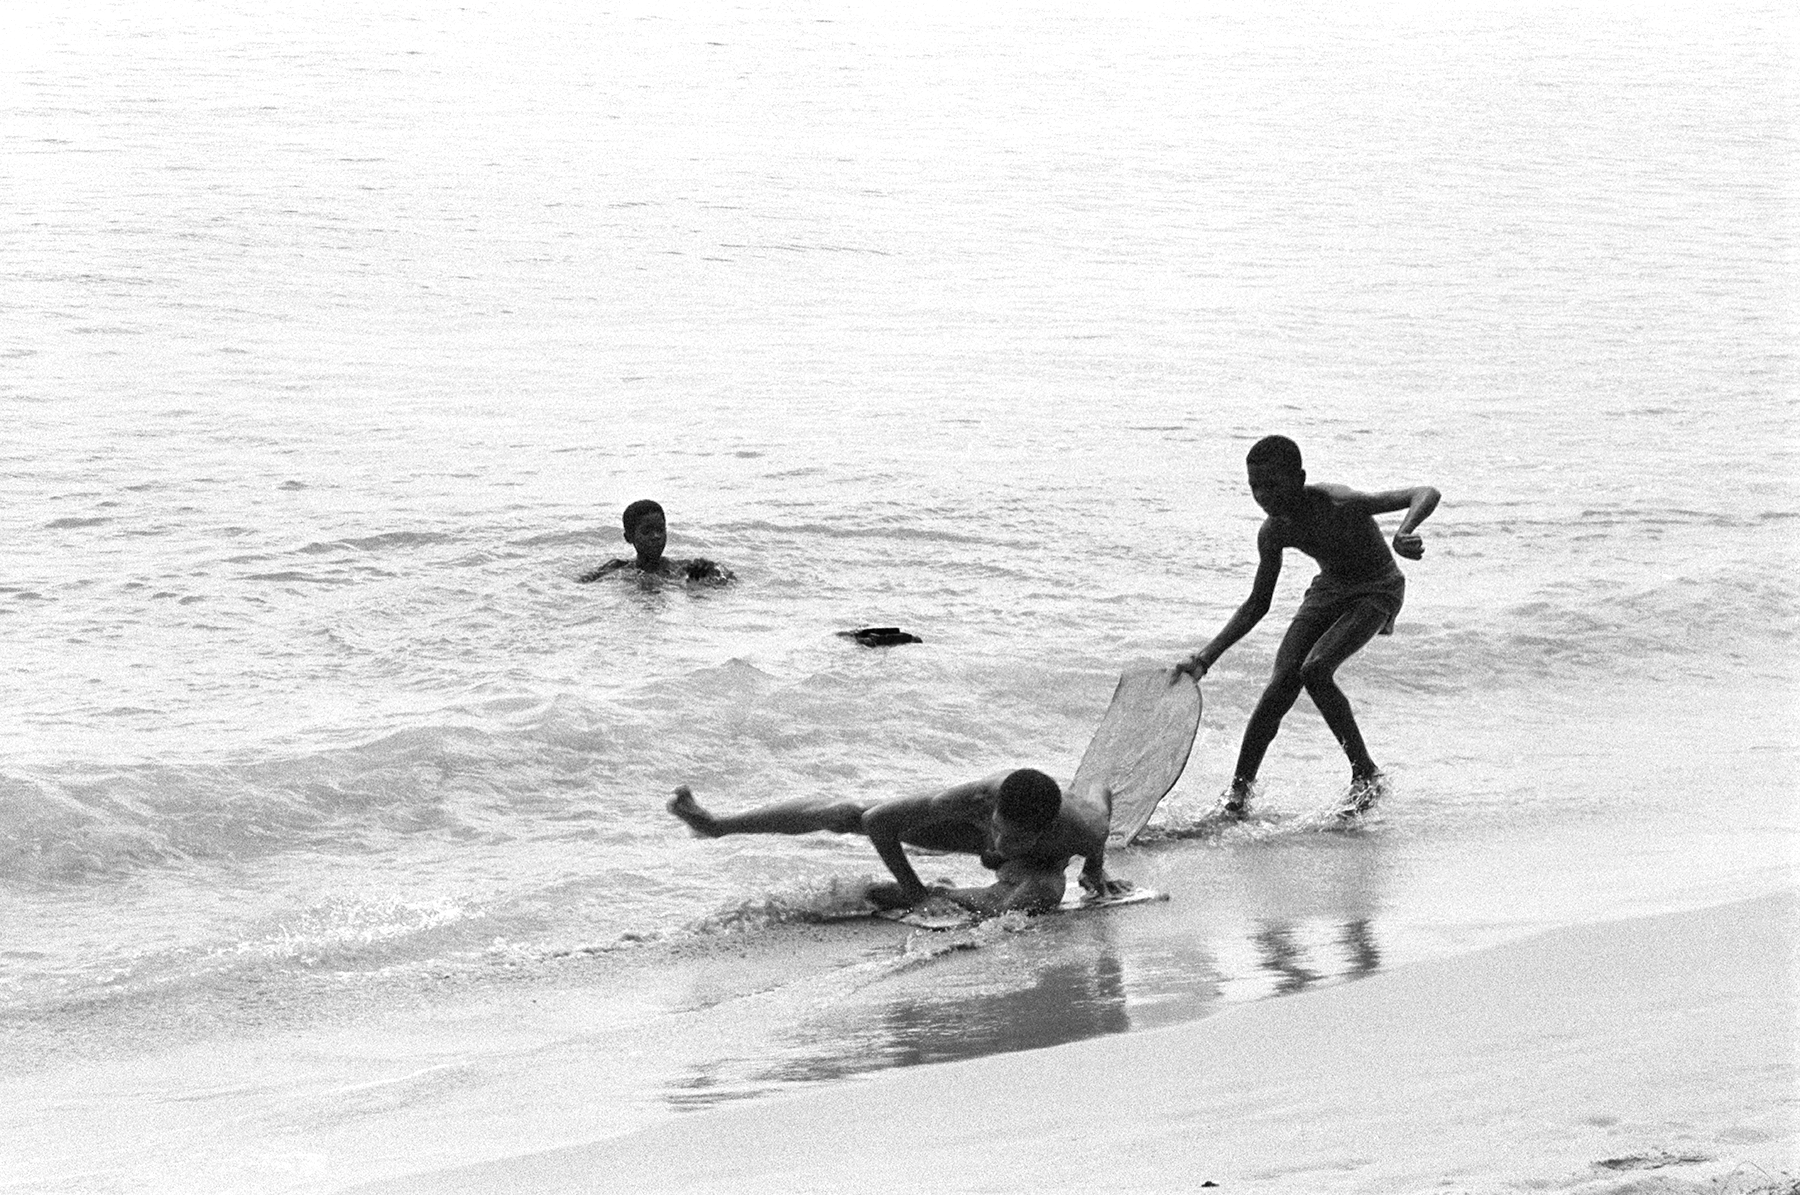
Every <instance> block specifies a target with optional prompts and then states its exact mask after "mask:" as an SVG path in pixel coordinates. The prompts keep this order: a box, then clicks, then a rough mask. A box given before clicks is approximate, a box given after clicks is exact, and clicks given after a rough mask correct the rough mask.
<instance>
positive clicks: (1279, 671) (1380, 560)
mask: <svg viewBox="0 0 1800 1195" xmlns="http://www.w3.org/2000/svg"><path fill="white" fill-rule="evenodd" d="M1245 463H1246V465H1247V466H1248V468H1249V474H1250V494H1251V497H1253V498H1255V499H1256V504H1257V505H1258V506H1260V507H1262V508H1263V510H1264V511H1265V512H1266V513H1267V514H1268V516H1269V517H1268V518H1267V519H1265V520H1264V521H1263V525H1262V529H1261V530H1260V531H1258V532H1257V534H1256V551H1257V565H1256V579H1255V580H1254V581H1253V582H1251V585H1250V596H1249V597H1248V598H1246V599H1245V601H1244V604H1243V605H1242V606H1239V607H1238V609H1237V613H1235V614H1233V615H1232V616H1231V619H1230V621H1228V622H1227V623H1226V624H1225V626H1224V629H1222V630H1221V631H1220V632H1219V633H1218V634H1217V635H1215V636H1213V639H1212V642H1210V643H1208V644H1207V645H1206V646H1205V647H1202V648H1201V649H1200V650H1199V651H1197V652H1195V653H1194V654H1193V655H1191V656H1188V657H1186V658H1184V659H1182V660H1181V661H1180V662H1178V663H1177V664H1176V665H1175V667H1176V669H1177V670H1178V671H1181V672H1190V673H1192V674H1193V675H1194V677H1195V678H1196V679H1198V678H1199V677H1202V676H1205V675H1206V672H1207V670H1208V669H1210V668H1211V667H1212V666H1213V665H1214V664H1215V663H1217V662H1218V659H1219V657H1220V656H1222V655H1224V654H1225V651H1226V649H1227V648H1229V647H1230V646H1231V645H1232V644H1234V643H1236V642H1237V641H1238V640H1239V639H1242V638H1243V637H1244V636H1245V635H1246V634H1247V633H1248V632H1249V630H1250V628H1251V627H1254V626H1255V625H1256V624H1257V623H1258V622H1259V621H1261V619H1262V616H1263V615H1264V614H1267V613H1268V612H1269V599H1270V598H1271V597H1272V596H1273V595H1274V593H1275V581H1276V578H1278V577H1279V576H1280V575H1281V554H1282V552H1283V551H1284V550H1286V549H1288V548H1296V549H1298V550H1300V551H1302V552H1304V553H1306V554H1307V555H1308V556H1311V557H1312V558H1313V559H1314V560H1316V561H1318V562H1319V575H1318V576H1317V577H1316V578H1314V579H1313V583H1312V585H1311V586H1310V587H1309V588H1308V589H1307V591H1306V597H1305V598H1304V599H1302V600H1301V603H1300V609H1299V611H1298V612H1296V613H1295V615H1294V621H1293V622H1292V623H1291V624H1290V625H1289V626H1288V631H1287V635H1286V637H1284V638H1283V639H1282V641H1281V647H1280V649H1279V650H1278V651H1277V652H1276V653H1275V672H1274V675H1273V676H1271V677H1270V678H1269V685H1268V688H1266V689H1264V690H1263V695H1262V699H1261V700H1260V701H1258V702H1257V703H1256V711H1255V712H1254V713H1252V714H1251V715H1250V722H1249V724H1248V725H1247V726H1245V727H1244V744H1243V746H1242V748H1241V749H1240V750H1239V751H1238V761H1237V770H1236V771H1235V772H1234V773H1233V774H1232V777H1231V787H1230V788H1229V789H1227V790H1226V793H1225V798H1224V803H1223V807H1222V812H1224V813H1226V814H1229V815H1231V816H1234V817H1242V816H1243V815H1244V813H1245V811H1246V809H1247V808H1248V806H1249V801H1250V795H1251V790H1252V787H1253V786H1254V784H1255V783H1256V773H1257V770H1258V769H1259V768H1260V767H1261V766H1262V760H1263V755H1264V753H1266V752H1267V751H1268V749H1269V744H1270V742H1272V741H1273V740H1274V738H1275V732H1276V731H1277V730H1279V729H1280V728H1281V719H1282V717H1283V716H1284V715H1286V713H1287V712H1288V710H1289V709H1291V708H1293V704H1294V701H1295V700H1296V699H1297V698H1298V697H1299V696H1300V690H1301V689H1305V690H1306V692H1307V693H1308V695H1310V696H1311V697H1312V699H1313V704H1314V705H1316V706H1318V707H1319V712H1320V713H1321V714H1323V715H1324V716H1325V724H1326V725H1327V726H1329V727H1330V728H1331V733H1332V734H1334V735H1336V736H1337V741H1338V743H1339V744H1340V745H1341V746H1342V747H1343V748H1344V754H1345V755H1347V756H1349V758H1350V793H1349V797H1348V800H1347V802H1346V805H1345V807H1344V812H1345V813H1360V812H1362V811H1363V810H1365V809H1367V808H1368V807H1369V806H1370V805H1371V804H1373V803H1374V801H1375V798H1376V797H1377V796H1378V795H1380V793H1381V787H1382V779H1383V777H1382V774H1381V771H1380V769H1379V768H1377V767H1376V766H1375V761H1374V760H1373V759H1371V758H1369V750H1368V748H1367V747H1366V746H1364V744H1363V738H1362V732H1361V731H1360V730H1358V729H1357V726H1356V718H1355V716H1354V715H1353V714H1352V713H1351V712H1350V701H1349V699H1348V698H1346V697H1345V696H1344V693H1343V690H1341V689H1339V688H1338V687H1337V681H1336V680H1335V679H1333V677H1334V674H1335V673H1336V672H1337V669H1338V665H1340V664H1342V663H1343V662H1344V661H1345V660H1347V659H1349V658H1350V657H1351V656H1352V655H1354V654H1356V652H1358V651H1360V650H1361V649H1362V647H1363V646H1364V645H1365V644H1367V643H1368V642H1369V640H1370V639H1373V638H1374V637H1375V636H1376V635H1377V634H1382V635H1391V634H1393V633H1394V618H1395V616H1396V615H1398V614H1399V613H1400V603H1401V601H1402V599H1403V598H1404V597H1405V595H1406V578H1405V577H1403V576H1402V575H1401V574H1400V570H1399V568H1398V567H1396V566H1395V564H1394V557H1393V554H1392V553H1390V552H1389V551H1388V546H1387V544H1386V542H1385V541H1384V540H1383V538H1382V534H1381V528H1379V527H1377V526H1376V525H1375V516H1376V515H1378V514H1385V513H1388V512H1390V511H1396V510H1404V511H1405V512H1406V517H1404V518H1403V519H1401V520H1400V527H1399V529H1398V530H1397V531H1395V532H1394V551H1395V552H1398V553H1400V555H1402V556H1404V557H1406V558H1407V559H1408V560H1418V559H1419V558H1420V557H1422V556H1423V555H1424V554H1425V545H1424V544H1423V543H1422V542H1421V541H1420V539H1419V537H1418V536H1417V535H1416V534H1414V528H1416V527H1417V526H1418V525H1419V524H1420V523H1423V522H1424V521H1425V519H1426V518H1427V517H1428V516H1429V515H1430V514H1431V512H1432V511H1433V510H1435V509H1436V508H1437V504H1438V492H1437V491H1436V490H1434V489H1432V488H1431V487H1430V486H1426V485H1422V486H1412V487H1411V488H1408V489H1402V490H1384V491H1382V492H1381V493H1378V494H1363V493H1358V492H1357V491H1356V490H1353V489H1350V488H1349V487H1348V486H1341V485H1332V484H1329V483H1320V484H1317V485H1307V484H1306V470H1305V469H1304V468H1302V467H1301V463H1300V448H1299V446H1298V445H1296V444H1295V443H1294V442H1293V441H1292V440H1290V439H1288V438H1287V437H1286V436H1265V437H1263V438H1262V439H1261V440H1258V441H1257V442H1256V444H1255V445H1254V446H1252V447H1251V449H1250V453H1249V455H1248V456H1247V457H1246V458H1245Z"/></svg>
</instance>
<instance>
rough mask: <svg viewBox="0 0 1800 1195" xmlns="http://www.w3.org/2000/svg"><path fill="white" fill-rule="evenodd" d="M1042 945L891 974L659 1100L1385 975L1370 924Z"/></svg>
mask: <svg viewBox="0 0 1800 1195" xmlns="http://www.w3.org/2000/svg"><path fill="white" fill-rule="evenodd" d="M1034 936H1035V935H1034ZM1047 936H1049V937H1050V940H1049V941H1033V942H1031V943H1030V946H1031V947H1032V949H1030V950H1029V951H1026V950H1018V951H1011V952H1006V951H1005V948H1004V947H988V948H983V949H979V950H972V951H968V952H947V953H946V954H944V955H941V956H939V957H938V959H936V960H933V961H931V962H928V963H926V964H925V965H924V966H923V967H920V966H917V965H913V966H908V967H906V968H905V969H904V970H903V971H896V972H895V973H894V975H893V976H892V977H890V979H889V980H887V981H885V982H882V983H877V984H874V985H871V986H870V987H868V988H866V989H862V990H860V991H858V992H857V993H855V995H854V996H853V997H846V998H845V999H843V1000H841V1001H835V1002H833V1003H832V1004H831V1005H830V1006H828V1007H826V1008H824V1009H823V1010H821V1011H819V1012H817V1013H816V1014H814V1015H813V1016H811V1017H809V1018H808V1019H807V1021H806V1022H805V1023H804V1024H802V1025H800V1026H797V1027H796V1028H795V1029H794V1031H792V1032H791V1033H789V1034H788V1035H787V1036H786V1037H785V1039H784V1040H783V1041H781V1042H780V1043H779V1044H777V1045H774V1046H773V1047H772V1048H771V1049H770V1050H769V1051H768V1052H766V1053H764V1054H763V1055H762V1056H760V1057H756V1056H739V1057H732V1058H720V1059H714V1060H711V1061H709V1062H708V1063H706V1064H705V1065H703V1066H699V1067H695V1068H693V1069H692V1070H690V1071H689V1072H688V1073H686V1074H685V1075H683V1076H682V1077H681V1078H679V1079H678V1080H676V1081H675V1083H674V1084H673V1085H672V1088H671V1090H669V1091H668V1092H667V1093H666V1095H665V1099H666V1101H667V1102H668V1103H669V1104H670V1105H672V1106H674V1107H676V1108H683V1109H686V1108H697V1107H705V1106H707V1105H710V1104H716V1103H720V1102H723V1101H727V1100H733V1099H743V1098H748V1097H752V1096H756V1095H760V1094H764V1093H766V1092H768V1091H769V1090H771V1089H773V1088H777V1087H781V1086H786V1085H791V1084H805V1083H818V1082H826V1081H830V1080H834V1079H842V1078H846V1077H849V1076H852V1075H857V1074H864V1073H867V1072H870V1071H875V1070H884V1069H887V1068H890V1067H901V1066H917V1065H921V1064H926V1063H936V1062H953V1061H957V1060H961V1059H968V1058H979V1057H982V1056H983V1055H988V1054H1006V1053H1011V1052H1013V1051H1017V1050H1037V1049H1043V1048H1045V1047H1048V1046H1057V1045H1063V1044H1066V1043H1068V1042H1074V1041H1080V1040H1083V1039H1085V1038H1090V1037H1101V1036H1104V1035H1107V1034H1112V1033H1125V1032H1128V1031H1130V1030H1133V1029H1148V1028H1155V1027H1157V1026H1160V1025H1168V1024H1176V1023H1179V1022H1183V1021H1192V1020H1197V1019H1199V1018H1201V1017H1205V1016H1209V1015H1211V1014H1212V1013H1214V1012H1217V1011H1219V1010H1220V1009H1221V1008H1223V1007H1226V1006H1228V1005H1230V1004H1233V1003H1241V1002H1243V1001H1245V1000H1251V999H1258V998H1262V997H1266V996H1269V995H1288V994H1291V993H1293V992H1298V991H1301V990H1303V989H1305V988H1308V987H1311V986H1313V985H1315V984H1319V983H1323V982H1336V981H1341V980H1346V979H1354V978H1358V977H1360V976H1363V975H1367V974H1369V973H1370V972H1372V971H1374V970H1376V969H1377V968H1378V967H1379V966H1380V965H1381V950H1380V948H1379V946H1378V944H1377V942H1376V937H1375V930H1374V926H1373V923H1372V922H1371V921H1370V920H1369V919H1368V918H1366V917H1365V918H1357V919H1355V920H1349V921H1332V920H1329V919H1324V918H1308V919H1297V920H1292V921H1275V920H1267V921H1260V922H1257V923H1255V924H1253V925H1251V926H1248V927H1243V928H1242V929H1240V930H1239V931H1238V932H1236V933H1233V934H1230V935H1222V936H1217V937H1214V938H1211V939H1205V938H1197V939H1196V938H1190V939H1174V940H1171V939H1170V938H1168V937H1151V938H1147V939H1144V940H1140V941H1136V942H1131V943H1127V944H1126V945H1124V946H1123V947H1121V946H1120V945H1119V944H1118V943H1116V942H1114V941H1113V940H1112V939H1111V936H1110V935H1109V934H1108V933H1107V932H1106V931H1105V929H1104V928H1101V927H1096V928H1093V929H1092V930H1091V931H1090V932H1086V933H1066V934H1058V935H1047ZM1021 955H1024V956H1027V957H1025V958H1021V957H1019V956H1021ZM1021 962H1024V963H1025V964H1026V966H1025V967H1024V968H1023V970H1022V973H1021V969H1020V968H1019V967H1018V966H1017V964H1019V963H1021Z"/></svg>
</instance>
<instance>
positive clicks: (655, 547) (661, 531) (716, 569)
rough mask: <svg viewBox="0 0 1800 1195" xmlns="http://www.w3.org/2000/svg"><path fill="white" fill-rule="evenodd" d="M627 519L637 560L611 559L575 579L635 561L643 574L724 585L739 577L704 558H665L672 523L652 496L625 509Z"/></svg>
mask: <svg viewBox="0 0 1800 1195" xmlns="http://www.w3.org/2000/svg"><path fill="white" fill-rule="evenodd" d="M624 522H625V539H626V541H627V542H629V543H630V544H631V546H632V547H633V548H635V549H637V559H636V560H635V561H632V560H609V561H607V562H606V563H605V564H603V565H601V566H600V567H599V568H596V569H590V570H589V571H588V572H585V573H582V574H581V575H580V576H579V577H576V578H575V579H576V580H577V581H579V582H582V583H584V584H585V583H586V582H588V581H598V580H599V579H600V578H601V577H604V576H608V575H610V574H612V573H616V572H618V571H619V570H620V569H624V568H630V567H631V566H632V565H634V564H635V565H636V566H637V570H638V572H639V573H645V574H649V575H651V576H656V577H680V578H682V579H683V580H687V581H703V582H705V583H707V584H709V585H724V584H725V583H727V582H729V581H734V580H736V577H734V576H733V575H732V572H731V570H730V569H728V568H724V567H722V566H720V565H717V564H714V563H713V562H712V561H710V560H707V559H705V558H704V557H699V556H696V557H695V558H694V559H692V560H669V559H667V558H665V557H664V556H663V549H664V548H665V547H667V546H668V543H669V525H668V520H667V518H666V517H665V516H664V514H663V508H662V506H661V505H660V504H658V503H656V502H653V501H651V500H650V499H648V498H640V499H638V500H637V501H636V502H633V503H632V504H631V505H630V506H627V507H626V508H625V518H624Z"/></svg>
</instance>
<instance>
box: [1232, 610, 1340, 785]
mask: <svg viewBox="0 0 1800 1195" xmlns="http://www.w3.org/2000/svg"><path fill="white" fill-rule="evenodd" d="M1336 617H1337V616H1336V614H1335V613H1321V612H1320V611H1318V610H1309V609H1308V608H1307V607H1306V605H1305V604H1304V603H1302V604H1301V607H1300V609H1299V611H1298V612H1297V613H1296V614H1295V615H1294V621H1293V622H1292V623H1290V624H1289V625H1288V629H1287V634H1285V635H1283V636H1282V638H1281V646H1280V647H1279V648H1277V649H1276V651H1275V670H1274V672H1273V673H1272V674H1271V675H1270V677H1269V684H1268V687H1267V688H1265V689H1264V690H1263V694H1262V698H1261V699H1260V700H1258V701H1257V703H1256V709H1255V711H1253V712H1252V713H1251V715H1250V721H1249V722H1247V723H1245V725H1244V742H1243V745H1242V746H1241V747H1239V748H1238V760H1237V768H1236V770H1235V771H1233V772H1232V774H1231V791H1230V793H1229V795H1228V796H1227V797H1226V799H1225V807H1226V809H1227V810H1229V811H1231V812H1241V811H1242V809H1243V805H1244V802H1245V801H1246V800H1248V799H1249V795H1250V786H1251V785H1252V784H1254V783H1255V782H1256V773H1257V772H1258V771H1259V770H1260V769H1261V768H1262V761H1263V756H1264V755H1266V754H1267V753H1268V750H1269V744H1270V743H1272V742H1274V741H1275V732H1276V731H1278V730H1280V729H1281V719H1282V718H1283V717H1285V716H1286V715H1287V712H1288V711H1289V710H1290V709H1292V708H1293V707H1294V702H1295V701H1296V700H1298V699H1299V697H1300V691H1301V690H1302V689H1303V688H1305V687H1306V682H1305V680H1304V679H1303V678H1302V675H1301V665H1303V664H1304V663H1305V662H1306V659H1307V655H1308V653H1309V652H1311V651H1312V649H1313V644H1315V643H1317V642H1318V641H1319V639H1320V638H1322V637H1323V636H1324V635H1325V633H1326V632H1327V631H1329V630H1330V629H1331V626H1332V623H1333V622H1334V621H1335V619H1336Z"/></svg>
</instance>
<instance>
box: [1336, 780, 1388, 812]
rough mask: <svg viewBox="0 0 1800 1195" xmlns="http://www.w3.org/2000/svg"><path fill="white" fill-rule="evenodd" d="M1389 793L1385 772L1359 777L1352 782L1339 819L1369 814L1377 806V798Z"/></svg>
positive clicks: (1339, 810)
mask: <svg viewBox="0 0 1800 1195" xmlns="http://www.w3.org/2000/svg"><path fill="white" fill-rule="evenodd" d="M1386 793H1387V775H1386V774H1385V773H1383V772H1370V773H1368V774H1367V775H1363V776H1357V777H1355V778H1354V779H1352V780H1351V781H1350V791H1349V792H1347V793H1345V794H1344V803H1343V805H1342V806H1341V807H1340V808H1339V809H1338V811H1337V813H1338V816H1339V817H1356V816H1358V815H1359V814H1364V813H1367V812H1368V811H1369V810H1370V809H1371V808H1373V807H1374V805H1375V800H1376V798H1377V797H1381V796H1383V795H1385V794H1386Z"/></svg>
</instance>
